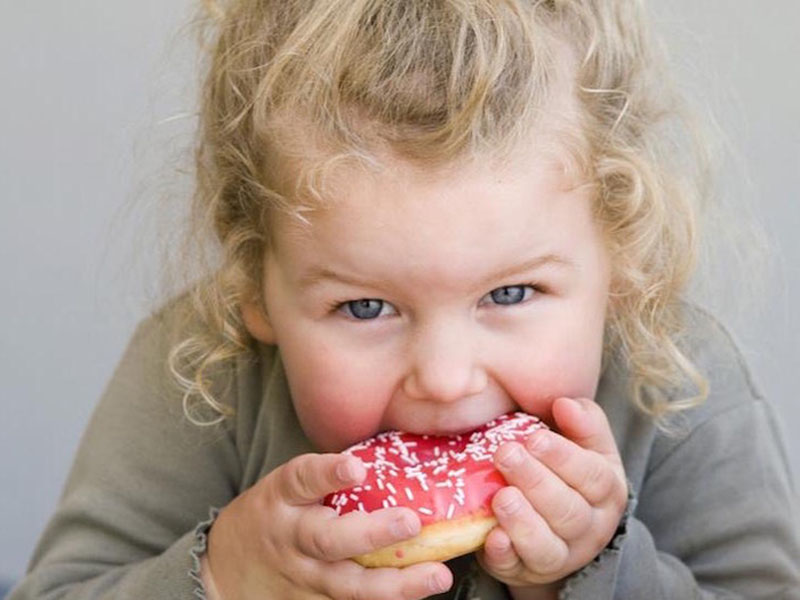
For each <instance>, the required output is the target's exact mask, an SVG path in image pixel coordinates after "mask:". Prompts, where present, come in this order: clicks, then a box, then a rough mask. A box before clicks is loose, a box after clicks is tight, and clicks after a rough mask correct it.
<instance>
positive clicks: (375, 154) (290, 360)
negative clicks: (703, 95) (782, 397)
mask: <svg viewBox="0 0 800 600" xmlns="http://www.w3.org/2000/svg"><path fill="white" fill-rule="evenodd" d="M215 8H216V10H217V14H218V18H219V30H218V34H217V36H216V38H215V41H214V44H213V46H212V52H211V55H210V58H211V60H210V64H209V71H208V75H207V79H206V83H205V87H204V95H203V101H202V112H201V129H200V138H199V139H200V143H199V147H198V152H197V166H198V187H197V191H196V194H195V200H196V205H195V211H194V215H195V221H194V223H195V226H194V232H195V233H198V234H199V233H202V232H203V231H205V230H206V229H204V228H206V227H207V228H209V229H210V230H211V231H212V232H213V234H214V236H215V239H216V240H217V241H218V243H219V247H218V249H219V257H220V261H219V264H218V265H217V266H216V268H215V271H214V272H213V274H212V275H211V276H209V277H208V278H205V279H202V280H200V281H199V282H198V283H196V285H194V286H193V287H192V289H191V290H189V292H187V293H186V294H185V295H183V296H180V297H178V298H176V299H174V300H173V301H171V302H170V303H169V304H168V305H166V306H165V307H163V308H162V309H161V310H160V311H159V312H158V314H156V315H155V316H153V317H152V318H150V319H148V320H146V321H145V322H144V323H143V324H141V325H140V327H139V328H138V330H137V331H136V333H135V335H134V338H133V340H132V341H131V343H130V346H129V348H128V349H127V351H126V353H125V356H124V357H123V359H122V362H121V363H120V365H119V367H118V369H117V371H116V373H115V374H114V377H113V379H112V381H111V382H110V384H109V386H108V388H107V390H106V392H105V394H104V396H103V398H102V400H101V402H100V404H99V406H98V407H97V409H96V411H95V414H94V415H93V418H92V421H91V423H90V425H89V427H88V430H87V432H86V434H85V436H84V438H83V440H82V444H81V448H80V450H79V452H78V455H77V457H76V461H75V464H74V467H73V470H72V472H71V475H70V477H69V480H68V482H67V485H66V489H65V491H64V495H63V497H62V499H61V502H60V504H59V507H58V509H57V511H56V514H55V516H54V517H53V520H52V521H51V523H50V524H49V526H48V527H47V529H46V531H45V533H44V534H43V537H42V539H41V541H40V543H39V546H38V548H37V550H36V553H35V555H34V557H33V559H32V562H31V567H30V573H29V574H28V576H27V578H26V579H25V580H24V581H23V582H22V583H21V584H20V586H19V587H18V588H17V589H16V591H15V592H14V593H12V595H11V598H12V600H25V599H29V598H53V597H59V598H82V599H85V598H109V597H113V598H118V599H123V598H137V599H141V598H188V597H191V596H193V595H194V596H195V597H199V598H203V597H205V598H210V599H217V598H220V599H224V600H249V599H255V598H270V599H273V598H278V599H282V598H291V599H295V598H297V599H304V598H333V599H337V600H338V599H352V598H359V599H360V598H364V599H382V598H387V599H389V598H407V599H417V598H426V597H429V596H433V595H436V594H443V595H442V597H447V598H460V599H463V598H467V599H477V598H481V599H483V600H486V599H499V598H509V597H510V598H514V599H517V600H518V599H522V598H557V597H558V598H570V599H584V598H585V599H595V598H637V599H640V598H647V599H658V598H664V599H675V598H681V599H682V598H694V597H703V598H722V597H726V598H733V597H735V598H800V573H799V572H798V564H797V560H798V557H800V536H799V535H798V527H797V515H796V508H795V506H794V500H793V498H794V490H793V487H792V483H791V481H790V478H789V473H788V467H787V464H786V462H785V457H784V455H783V453H782V449H781V443H780V440H779V439H778V434H777V431H776V427H775V418H774V415H773V412H772V410H771V408H770V407H769V405H768V404H767V403H766V402H765V401H764V400H763V399H762V398H761V397H760V396H759V394H758V392H757V390H756V389H755V388H754V387H753V384H752V382H751V379H750V376H749V375H748V372H747V369H746V367H745V366H744V364H743V362H742V359H741V357H740V355H739V353H738V352H737V350H736V349H735V347H734V346H733V344H732V343H731V341H730V338H729V337H728V335H727V334H726V333H725V331H724V330H723V329H722V328H721V326H720V325H719V324H717V323H716V322H715V321H714V320H713V319H712V318H711V317H710V316H709V315H708V314H706V313H705V312H704V311H702V310H700V309H699V308H697V307H695V306H693V305H691V304H689V303H687V302H685V301H684V299H683V298H684V295H685V288H686V284H687V281H688V279H689V276H690V274H691V269H692V264H693V260H694V258H695V255H696V254H697V250H696V243H697V240H696V223H695V221H696V217H695V214H696V212H697V208H698V206H699V203H700V202H701V201H702V200H704V191H703V188H702V186H701V185H700V183H699V179H698V178H697V177H695V176H696V175H697V173H692V172H691V171H690V170H688V169H686V168H685V165H686V164H690V162H691V161H683V162H681V160H678V159H679V158H681V157H677V158H678V159H676V157H675V152H676V149H675V148H676V147H675V146H674V144H673V141H674V138H673V137H672V136H670V135H668V134H669V133H670V132H672V131H673V130H672V129H670V127H671V126H672V124H674V123H680V120H679V119H677V120H676V119H675V118H674V117H676V116H677V112H676V108H675V106H676V105H675V104H674V102H673V100H672V98H673V97H672V96H670V93H669V89H668V87H667V86H666V79H665V78H664V77H663V73H662V72H661V71H660V70H659V66H658V64H659V63H658V61H657V60H656V57H655V56H654V53H653V42H652V41H651V39H650V37H649V34H648V32H647V29H646V27H645V25H644V23H643V16H642V14H641V13H642V9H641V6H640V3H639V2H637V1H636V0H605V1H597V0H594V1H589V0H550V1H534V0H527V1H523V0H505V1H498V0H459V1H456V0H450V1H445V0H441V1H430V0H427V1H423V0H404V1H403V2H386V1H384V2H381V1H378V0H293V1H286V0H283V1H281V2H278V1H276V0H235V1H233V0H232V1H231V2H230V3H229V4H228V5H215ZM690 133H691V132H690ZM682 165H683V166H682ZM511 410H523V411H525V412H528V413H531V414H535V415H539V416H541V417H542V418H543V419H545V420H546V421H547V422H549V423H550V425H551V427H552V430H551V431H549V432H540V433H537V434H536V435H534V436H532V437H531V439H529V440H528V441H527V442H526V443H525V444H524V445H523V444H506V445H504V446H502V447H501V448H500V450H499V451H498V453H497V455H496V457H495V461H496V464H497V466H498V468H499V469H500V470H501V471H502V472H503V474H504V475H505V477H506V479H507V481H508V483H509V486H508V487H506V488H504V489H502V490H501V491H500V492H498V493H497V494H496V496H495V497H494V499H493V508H494V511H495V513H496V515H497V518H498V521H499V525H498V526H497V527H496V528H495V529H494V530H493V531H492V532H491V533H490V535H489V537H488V539H487V541H486V545H485V547H484V548H483V549H482V550H481V551H480V552H478V553H476V554H475V555H470V556H466V557H462V558H460V559H455V560H453V561H450V562H448V563H447V564H446V565H445V564H442V563H425V564H419V565H415V566H411V567H407V568H403V569H364V568H362V567H360V566H358V565H357V564H356V563H354V562H352V561H350V560H348V558H349V557H351V556H354V555H357V554H360V553H364V552H367V551H369V550H371V549H374V548H378V547H382V546H385V545H388V544H390V543H393V542H394V541H397V540H400V539H404V538H408V537H411V536H413V535H415V533H416V532H417V531H418V530H419V527H420V523H419V519H418V518H417V516H416V515H415V514H414V513H413V512H412V511H410V510H408V509H403V508H390V509H386V510H383V511H378V512H375V513H371V514H368V515H367V514H363V513H350V514H349V515H345V516H342V517H335V516H334V515H333V514H332V511H331V510H330V509H327V508H324V507H322V506H321V505H320V500H321V498H323V497H324V496H325V495H326V494H327V493H328V492H331V491H334V490H336V489H339V488H342V487H347V486H349V485H354V484H357V483H358V482H359V481H360V480H361V479H362V478H363V476H364V470H363V466H362V465H361V464H360V463H359V462H358V461H357V460H355V459H352V458H347V457H346V456H344V455H339V454H337V453H338V452H339V451H341V450H342V449H344V448H346V447H347V446H349V445H351V444H353V443H355V442H357V441H359V440H361V439H363V438H366V437H369V436H371V435H373V434H375V433H376V432H378V431H381V430H384V429H401V430H405V431H411V432H416V433H445V432H456V431H464V430H468V429H470V428H473V427H475V426H477V425H479V424H482V423H483V422H485V421H488V420H490V419H492V418H494V417H496V416H498V415H500V414H503V413H506V412H508V411H511ZM209 511H210V514H209Z"/></svg>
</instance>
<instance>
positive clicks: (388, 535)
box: [297, 506, 421, 562]
mask: <svg viewBox="0 0 800 600" xmlns="http://www.w3.org/2000/svg"><path fill="white" fill-rule="evenodd" d="M420 528H421V525H420V520H419V517H418V516H417V515H416V514H415V513H414V511H412V510H411V509H408V508H400V507H398V508H387V509H382V510H378V511H375V512H372V513H365V512H360V511H354V512H350V513H347V514H346V515H343V516H341V517H340V516H337V515H336V513H335V512H334V511H333V510H332V509H330V508H327V507H323V506H319V507H315V508H314V509H312V510H310V511H309V512H308V513H307V514H306V516H304V518H302V519H300V521H299V523H298V526H297V544H298V547H299V548H300V550H301V552H303V553H304V554H306V556H311V557H313V558H317V559H319V560H324V561H328V562H334V561H338V560H344V559H346V558H350V557H353V556H357V555H359V554H366V553H368V552H372V551H373V550H377V549H378V548H383V547H385V546H389V545H391V544H394V543H395V542H399V541H401V540H406V539H409V538H412V537H414V536H415V535H417V534H418V533H419V531H420Z"/></svg>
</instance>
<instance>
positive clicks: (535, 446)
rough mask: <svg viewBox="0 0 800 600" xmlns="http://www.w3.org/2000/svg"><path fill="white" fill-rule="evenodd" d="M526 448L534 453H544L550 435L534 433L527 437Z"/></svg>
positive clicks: (548, 443)
mask: <svg viewBox="0 0 800 600" xmlns="http://www.w3.org/2000/svg"><path fill="white" fill-rule="evenodd" d="M527 446H528V450H530V451H531V452H533V453H534V454H544V453H545V452H547V450H548V448H550V436H549V435H547V433H544V432H542V433H535V434H534V435H532V436H531V437H529V438H528V444H527Z"/></svg>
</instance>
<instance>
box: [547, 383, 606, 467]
mask: <svg viewBox="0 0 800 600" xmlns="http://www.w3.org/2000/svg"><path fill="white" fill-rule="evenodd" d="M552 410H553V418H554V419H555V422H556V425H557V426H558V429H559V431H560V432H561V433H562V434H563V435H564V436H565V437H567V438H569V439H570V440H572V441H574V442H575V443H576V444H578V445H579V446H580V447H582V448H586V449H587V450H593V451H594V452H598V453H600V454H602V455H603V456H608V457H614V458H615V459H616V460H617V461H618V460H619V451H618V450H617V443H616V442H615V441H614V434H613V433H612V431H611V425H610V424H609V422H608V418H607V417H606V414H605V413H604V412H603V409H602V408H600V406H599V405H598V404H597V403H596V402H594V401H592V400H587V399H586V398H558V399H556V401H555V402H553V407H552Z"/></svg>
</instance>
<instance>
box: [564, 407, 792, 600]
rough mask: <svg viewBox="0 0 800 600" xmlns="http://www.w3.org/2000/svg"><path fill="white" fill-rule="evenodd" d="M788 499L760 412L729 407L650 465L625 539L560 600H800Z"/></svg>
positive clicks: (574, 580)
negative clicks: (715, 599)
mask: <svg viewBox="0 0 800 600" xmlns="http://www.w3.org/2000/svg"><path fill="white" fill-rule="evenodd" d="M794 498H795V496H794V491H793V488H792V483H791V480H790V477H789V469H788V466H787V464H786V462H785V459H784V457H783V454H782V451H781V448H780V442H779V435H778V432H777V428H776V424H775V420H774V416H773V414H772V412H771V410H770V408H769V406H768V405H766V403H764V402H763V401H761V400H750V399H748V400H747V401H744V402H742V403H739V404H736V405H735V406H732V407H731V408H729V409H727V410H724V411H722V412H719V413H717V414H716V415H714V416H712V417H711V418H709V419H708V420H706V421H704V422H702V423H700V424H699V425H697V426H696V427H695V428H694V429H693V430H692V431H691V432H690V433H689V434H688V435H686V436H685V437H684V438H683V439H682V440H680V441H679V442H676V443H675V444H674V445H673V446H672V447H671V448H670V450H669V451H668V452H666V453H664V455H663V456H659V460H658V462H656V463H654V464H652V465H651V466H650V469H649V471H648V473H647V475H646V477H645V479H644V481H643V483H642V485H641V489H640V490H639V499H638V505H637V506H636V508H635V510H634V511H633V515H632V516H631V517H630V518H629V519H628V520H627V523H626V527H625V532H624V533H623V534H622V535H620V536H618V537H617V538H616V539H615V540H614V542H613V544H612V546H611V548H609V549H607V550H605V551H604V552H603V553H602V554H601V556H600V557H598V559H596V560H595V561H594V562H593V563H591V564H589V565H588V566H587V567H585V568H584V569H582V570H581V571H579V572H578V573H577V574H575V575H574V576H573V577H571V578H570V579H569V580H568V581H567V582H566V585H565V587H564V591H563V592H562V598H567V599H570V600H572V599H581V598H632V597H635V598H652V599H653V600H658V599H662V598H663V599H669V598H708V599H711V598H720V599H722V598H742V599H744V598H747V599H748V600H750V599H755V598H800V566H799V565H798V558H797V557H798V556H800V534H799V533H798V522H797V508H796V503H795V502H796V501H795V500H794Z"/></svg>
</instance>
